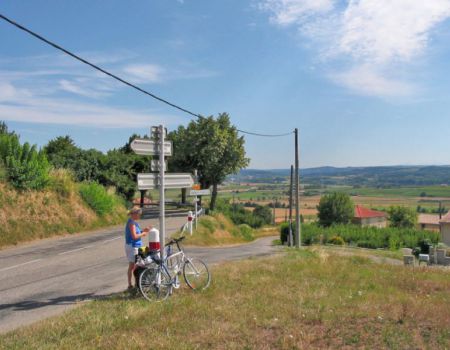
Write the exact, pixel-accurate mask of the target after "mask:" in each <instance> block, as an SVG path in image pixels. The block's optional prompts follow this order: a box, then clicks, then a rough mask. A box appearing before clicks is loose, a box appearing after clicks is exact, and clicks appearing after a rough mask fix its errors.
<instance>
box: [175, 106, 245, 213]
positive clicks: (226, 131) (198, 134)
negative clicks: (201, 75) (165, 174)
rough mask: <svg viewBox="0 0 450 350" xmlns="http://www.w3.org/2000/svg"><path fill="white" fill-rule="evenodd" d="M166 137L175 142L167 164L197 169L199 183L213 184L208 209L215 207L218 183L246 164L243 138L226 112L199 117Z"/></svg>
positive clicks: (185, 168)
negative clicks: (171, 156)
mask: <svg viewBox="0 0 450 350" xmlns="http://www.w3.org/2000/svg"><path fill="white" fill-rule="evenodd" d="M169 138H170V139H171V140H172V141H173V144H174V150H173V153H174V156H173V159H172V160H171V162H170V164H169V166H171V165H172V166H175V169H176V170H178V169H180V170H182V171H189V172H193V171H194V169H197V171H198V177H199V182H200V185H201V187H202V188H209V187H210V186H212V196H211V202H210V209H211V210H214V207H215V203H216V198H217V187H218V185H219V184H220V183H222V182H223V181H224V180H225V178H226V176H228V175H230V174H235V173H237V172H238V171H239V170H240V169H242V168H245V167H246V166H247V165H248V164H249V161H250V160H249V159H248V158H246V157H245V149H244V143H245V141H244V138H243V137H239V136H238V131H237V129H236V127H234V126H232V125H231V123H230V118H229V116H228V114H226V113H221V114H219V116H218V117H217V118H214V117H213V116H210V117H199V118H198V119H197V120H195V121H191V122H190V123H189V125H188V126H187V127H186V128H185V127H183V126H180V127H179V128H178V129H177V130H176V131H174V132H172V133H170V134H169Z"/></svg>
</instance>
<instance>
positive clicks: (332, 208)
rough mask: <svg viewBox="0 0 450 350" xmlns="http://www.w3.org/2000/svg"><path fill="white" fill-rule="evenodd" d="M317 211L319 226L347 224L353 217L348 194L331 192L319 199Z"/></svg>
mask: <svg viewBox="0 0 450 350" xmlns="http://www.w3.org/2000/svg"><path fill="white" fill-rule="evenodd" d="M317 210H318V218H319V225H320V226H325V227H328V226H331V225H333V224H348V223H349V222H350V220H351V219H352V217H353V215H354V204H353V202H352V200H351V199H350V196H349V195H348V194H346V193H342V192H333V193H330V194H326V195H324V196H322V197H321V198H320V202H319V205H318V206H317Z"/></svg>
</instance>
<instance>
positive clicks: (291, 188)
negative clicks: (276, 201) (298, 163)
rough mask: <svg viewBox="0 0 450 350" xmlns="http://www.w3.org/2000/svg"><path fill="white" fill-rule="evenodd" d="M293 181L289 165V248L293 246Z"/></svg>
mask: <svg viewBox="0 0 450 350" xmlns="http://www.w3.org/2000/svg"><path fill="white" fill-rule="evenodd" d="M293 181H294V166H293V165H291V182H290V184H289V237H288V244H289V247H292V246H293V245H294V241H293V239H292V190H293Z"/></svg>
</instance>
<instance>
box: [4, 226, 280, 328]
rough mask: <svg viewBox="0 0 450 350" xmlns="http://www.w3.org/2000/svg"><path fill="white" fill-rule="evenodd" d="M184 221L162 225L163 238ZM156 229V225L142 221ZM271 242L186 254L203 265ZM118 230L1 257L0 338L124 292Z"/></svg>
mask: <svg viewBox="0 0 450 350" xmlns="http://www.w3.org/2000/svg"><path fill="white" fill-rule="evenodd" d="M185 220H186V219H185V218H184V217H183V218H170V219H168V220H167V223H166V229H167V232H168V234H170V233H173V232H175V231H177V230H178V229H179V228H180V227H181V225H182V224H183V223H184V222H185ZM148 223H151V224H154V225H155V226H158V225H157V220H155V219H153V220H143V221H142V222H141V224H142V225H144V226H145V225H148ZM272 240H273V237H268V238H264V239H261V240H258V241H256V242H253V243H250V244H246V245H242V246H235V247H228V248H193V247H192V248H187V249H186V250H187V252H188V253H189V254H190V255H191V256H196V257H201V258H203V259H205V260H206V261H207V262H208V263H216V262H219V261H224V260H234V259H241V258H245V257H249V256H255V255H264V254H270V253H273V251H274V248H273V247H271V244H270V242H271V241H272ZM123 244H124V242H123V228H122V227H119V228H114V229H109V230H102V231H97V232H93V233H90V234H78V235H73V236H68V237H63V238H55V239H47V240H43V241H39V242H35V243H31V244H26V245H23V246H21V247H18V248H9V249H5V250H2V251H0V333H2V332H6V331H8V330H12V329H14V328H17V327H20V326H23V325H26V324H30V323H32V322H35V321H37V320H40V319H43V318H46V317H49V316H52V315H55V314H58V313H61V312H62V311H64V310H66V309H67V308H69V307H73V306H74V305H76V304H77V303H78V302H80V301H83V300H89V299H92V298H96V297H99V296H102V295H107V294H110V293H115V292H119V291H121V290H124V289H125V288H126V285H127V282H126V269H127V263H126V260H125V257H124V251H123V250H124V249H123Z"/></svg>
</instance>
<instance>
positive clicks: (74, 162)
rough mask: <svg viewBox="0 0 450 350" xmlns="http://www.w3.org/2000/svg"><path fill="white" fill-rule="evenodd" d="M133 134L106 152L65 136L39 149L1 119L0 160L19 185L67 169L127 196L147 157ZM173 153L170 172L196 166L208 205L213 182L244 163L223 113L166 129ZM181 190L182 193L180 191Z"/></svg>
mask: <svg viewBox="0 0 450 350" xmlns="http://www.w3.org/2000/svg"><path fill="white" fill-rule="evenodd" d="M139 137H140V135H136V134H134V135H132V136H131V137H130V138H129V140H128V142H127V143H126V144H125V145H124V146H122V147H120V148H118V149H113V150H110V151H108V152H107V153H106V154H105V153H102V152H100V151H98V150H95V149H88V150H84V149H82V148H80V147H78V146H77V145H76V144H75V142H74V140H73V139H72V138H71V137H70V136H59V137H57V138H55V139H53V140H50V141H49V142H48V143H47V144H46V145H45V146H44V147H43V149H42V150H37V148H36V146H30V145H29V144H28V143H25V144H24V145H21V144H20V142H19V137H18V136H17V135H16V134H14V133H11V132H9V131H8V128H7V126H6V124H5V123H0V166H1V167H2V168H3V169H4V170H5V171H6V173H7V178H8V179H9V180H10V182H11V183H12V184H13V185H14V186H15V187H17V188H19V189H41V188H43V187H45V186H46V184H47V183H48V174H49V170H50V169H51V168H52V167H53V168H56V169H58V168H64V169H69V170H70V171H71V172H72V173H73V175H74V177H75V180H77V181H79V182H83V181H86V182H97V183H99V184H101V185H104V186H114V187H115V188H116V190H117V192H118V193H119V194H121V195H122V196H123V197H125V198H126V199H127V200H131V199H132V198H133V197H134V194H135V192H136V177H137V174H138V173H142V172H149V171H150V169H149V166H150V157H146V156H139V155H136V154H134V153H133V152H132V150H131V148H130V144H131V142H132V141H133V140H134V139H135V138H139ZM168 138H169V139H170V140H172V142H173V146H174V149H173V156H172V157H170V158H169V170H170V171H171V172H190V173H193V172H194V170H197V173H198V179H199V182H200V184H201V187H202V188H209V187H210V186H211V187H212V197H211V202H210V208H211V209H214V207H215V203H216V198H217V189H218V185H219V184H220V183H221V182H222V181H224V180H225V178H226V176H227V175H229V174H232V173H236V172H238V171H239V170H240V169H241V168H244V167H246V166H247V165H248V163H249V159H248V158H246V157H245V149H244V138H243V137H239V135H238V131H237V129H236V127H234V126H233V125H231V122H230V118H229V116H228V114H226V113H222V114H220V115H219V116H218V117H217V118H214V117H213V116H210V117H200V118H198V119H196V120H193V121H191V122H190V123H189V124H188V126H187V127H184V126H180V127H179V128H178V129H177V130H175V131H172V132H170V133H169V135H168ZM184 194H185V193H184Z"/></svg>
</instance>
